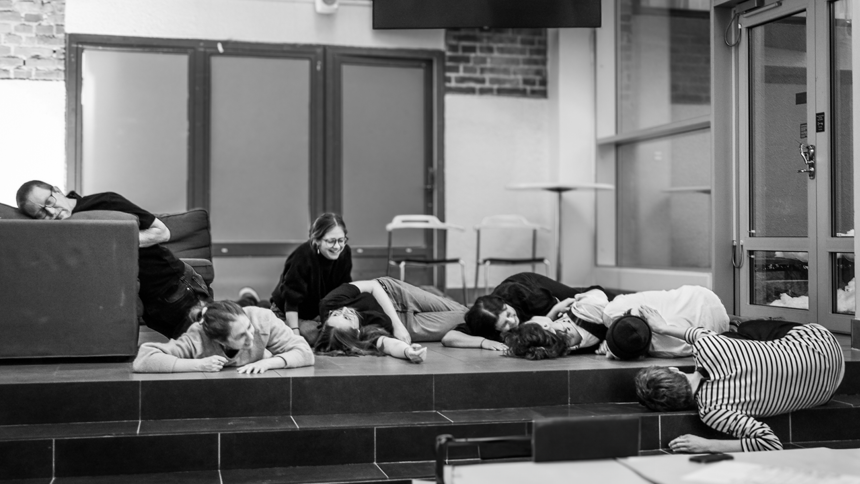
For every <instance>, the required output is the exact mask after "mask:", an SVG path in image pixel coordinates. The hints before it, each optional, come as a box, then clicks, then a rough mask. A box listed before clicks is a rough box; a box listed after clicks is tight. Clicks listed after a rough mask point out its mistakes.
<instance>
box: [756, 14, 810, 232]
mask: <svg viewBox="0 0 860 484" xmlns="http://www.w3.org/2000/svg"><path fill="white" fill-rule="evenodd" d="M749 39H750V93H749V94H750V109H751V113H750V114H751V117H750V120H751V122H752V126H751V129H750V146H751V152H752V153H751V155H752V156H751V160H750V184H751V190H752V193H751V196H750V204H751V207H750V220H751V222H750V225H751V227H750V228H751V229H753V230H755V232H751V233H750V235H751V236H753V237H806V235H807V233H808V232H809V227H808V226H807V224H808V207H807V203H808V201H807V198H806V193H807V185H808V184H809V178H808V177H807V176H806V174H802V173H801V174H799V173H797V170H799V169H801V168H805V167H806V165H804V164H803V159H802V158H801V156H800V152H799V144H800V143H801V142H803V143H806V142H807V141H808V140H807V132H808V127H807V125H806V122H807V119H806V116H807V113H806V111H807V104H806V103H807V86H806V58H807V53H806V12H801V13H798V14H796V15H792V16H791V17H786V18H783V19H779V20H776V21H774V22H770V23H767V24H765V25H763V26H760V27H755V28H752V29H749ZM812 129H814V126H813V127H812Z"/></svg>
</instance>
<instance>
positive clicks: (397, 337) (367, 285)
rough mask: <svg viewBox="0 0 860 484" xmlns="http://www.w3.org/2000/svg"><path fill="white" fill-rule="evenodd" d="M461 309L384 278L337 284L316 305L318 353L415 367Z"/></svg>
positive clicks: (458, 318)
mask: <svg viewBox="0 0 860 484" xmlns="http://www.w3.org/2000/svg"><path fill="white" fill-rule="evenodd" d="M465 313H466V307H465V306H463V305H462V304H459V303H457V302H455V301H452V300H450V299H447V298H444V297H440V296H437V295H435V294H432V293H429V292H427V291H424V290H422V289H420V288H417V287H415V286H413V285H411V284H407V283H405V282H403V281H399V280H397V279H392V278H390V277H380V278H379V279H374V280H370V281H354V282H350V283H348V284H343V285H341V286H340V287H338V288H337V289H335V290H334V291H332V292H330V293H329V294H328V295H327V296H326V297H325V298H323V300H322V302H320V314H321V315H323V326H322V329H321V331H320V336H319V339H318V340H317V342H316V344H314V351H315V352H316V353H317V354H321V355H332V356H337V355H351V356H352V355H376V356H393V357H395V358H400V359H404V360H409V361H411V362H413V363H421V362H422V361H424V359H425V358H426V356H427V348H424V347H422V346H421V345H419V344H412V342H413V341H416V342H418V341H439V340H440V339H442V336H444V335H445V334H446V333H447V332H448V331H450V330H451V329H452V328H453V327H454V326H456V325H457V324H459V323H460V322H462V321H463V315H464V314H465Z"/></svg>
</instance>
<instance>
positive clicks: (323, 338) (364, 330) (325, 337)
mask: <svg viewBox="0 0 860 484" xmlns="http://www.w3.org/2000/svg"><path fill="white" fill-rule="evenodd" d="M383 336H388V337H391V334H390V333H389V332H388V331H386V330H385V329H383V328H382V327H381V326H379V325H376V324H369V325H367V326H360V327H359V328H358V329H349V328H334V327H332V326H329V325H327V324H324V325H323V327H322V329H321V330H320V334H319V337H318V338H317V341H316V343H314V353H316V354H318V355H324V356H362V355H373V356H385V353H384V352H383V351H382V350H380V349H379V348H377V347H376V341H377V340H378V339H379V338H381V337H383Z"/></svg>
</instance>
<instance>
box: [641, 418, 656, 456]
mask: <svg viewBox="0 0 860 484" xmlns="http://www.w3.org/2000/svg"><path fill="white" fill-rule="evenodd" d="M639 432H640V434H639V448H640V449H642V450H653V449H659V448H660V416H659V415H642V416H640V417H639Z"/></svg>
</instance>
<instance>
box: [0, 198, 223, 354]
mask: <svg viewBox="0 0 860 484" xmlns="http://www.w3.org/2000/svg"><path fill="white" fill-rule="evenodd" d="M158 217H159V219H161V220H162V221H163V222H164V223H165V225H167V226H168V228H170V231H171V240H170V242H168V243H167V244H165V245H166V246H167V247H169V248H170V249H171V250H172V251H173V252H174V253H175V254H176V255H177V257H180V258H181V259H182V260H183V261H185V262H187V263H189V264H190V265H191V266H192V267H194V268H195V270H196V271H197V272H198V273H199V274H200V275H201V276H203V278H204V280H205V281H206V283H207V284H211V283H212V281H213V280H214V271H213V270H212V262H211V236H210V228H209V215H208V213H207V212H206V211H205V210H202V209H194V210H191V211H189V212H184V213H182V214H175V215H173V214H171V215H158ZM138 240H139V238H138V226H137V219H136V218H135V217H134V216H132V215H128V214H125V213H120V212H106V211H93V212H82V213H78V214H74V215H73V216H72V217H70V218H69V219H67V220H63V221H56V222H53V221H52V222H46V221H41V220H31V219H29V218H27V217H26V216H25V215H23V214H21V213H20V212H19V211H18V210H17V209H16V208H15V207H10V206H8V205H4V204H0V288H2V289H0V311H2V313H0V314H2V316H0V334H2V335H3V337H2V338H0V359H3V358H56V357H90V356H132V355H134V354H136V352H137V343H138V314H139V308H140V305H139V302H138V297H137V287H138V286H137V270H138V265H137V257H138Z"/></svg>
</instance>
